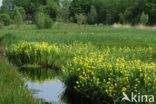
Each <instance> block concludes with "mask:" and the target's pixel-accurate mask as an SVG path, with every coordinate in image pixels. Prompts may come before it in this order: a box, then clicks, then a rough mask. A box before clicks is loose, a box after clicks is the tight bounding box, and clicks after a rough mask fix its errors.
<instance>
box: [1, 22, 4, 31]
mask: <svg viewBox="0 0 156 104" xmlns="http://www.w3.org/2000/svg"><path fill="white" fill-rule="evenodd" d="M3 26H4V23H3V21H0V29H2V28H3Z"/></svg>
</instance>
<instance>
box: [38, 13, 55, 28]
mask: <svg viewBox="0 0 156 104" xmlns="http://www.w3.org/2000/svg"><path fill="white" fill-rule="evenodd" d="M35 23H36V26H37V28H38V29H48V28H51V27H52V23H53V22H52V20H51V18H50V17H49V16H48V15H45V14H44V13H42V12H37V13H35Z"/></svg>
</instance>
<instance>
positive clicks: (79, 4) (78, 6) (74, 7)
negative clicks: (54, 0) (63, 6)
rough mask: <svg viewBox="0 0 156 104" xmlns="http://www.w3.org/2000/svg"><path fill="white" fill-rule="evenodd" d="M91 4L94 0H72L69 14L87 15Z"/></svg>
mask: <svg viewBox="0 0 156 104" xmlns="http://www.w3.org/2000/svg"><path fill="white" fill-rule="evenodd" d="M93 4H94V0H73V1H72V2H71V5H70V15H71V16H73V17H74V16H75V15H76V14H81V13H82V14H85V15H87V14H88V13H89V11H90V7H91V5H93Z"/></svg>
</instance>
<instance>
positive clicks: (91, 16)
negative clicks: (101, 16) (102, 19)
mask: <svg viewBox="0 0 156 104" xmlns="http://www.w3.org/2000/svg"><path fill="white" fill-rule="evenodd" d="M88 23H89V24H95V23H97V12H96V8H95V7H94V6H91V9H90V12H89V14H88Z"/></svg>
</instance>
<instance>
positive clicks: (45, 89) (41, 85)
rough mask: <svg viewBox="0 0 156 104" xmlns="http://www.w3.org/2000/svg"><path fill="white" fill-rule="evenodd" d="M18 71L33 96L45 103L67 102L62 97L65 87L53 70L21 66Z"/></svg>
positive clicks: (62, 103) (61, 103) (63, 103)
mask: <svg viewBox="0 0 156 104" xmlns="http://www.w3.org/2000/svg"><path fill="white" fill-rule="evenodd" d="M20 72H21V73H22V74H23V75H24V77H25V85H26V86H27V87H28V89H29V90H31V92H32V95H33V96H34V97H36V98H37V99H41V100H42V101H44V102H46V103H52V104H67V103H65V101H64V100H63V98H62V96H63V93H64V92H65V89H66V87H65V85H64V83H63V82H62V81H61V80H60V76H59V75H58V73H57V72H56V71H55V70H52V69H43V68H33V67H29V68H28V67H27V68H24V67H23V68H21V69H20Z"/></svg>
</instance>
